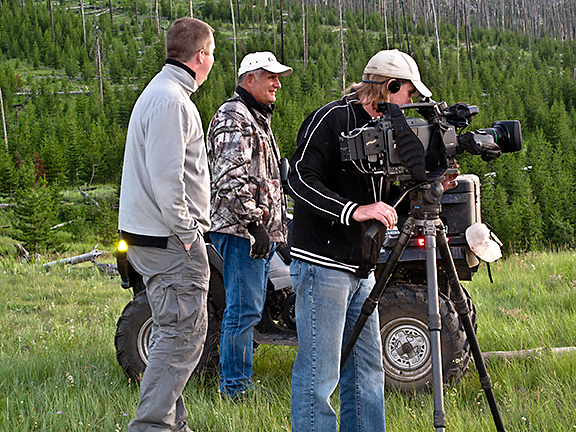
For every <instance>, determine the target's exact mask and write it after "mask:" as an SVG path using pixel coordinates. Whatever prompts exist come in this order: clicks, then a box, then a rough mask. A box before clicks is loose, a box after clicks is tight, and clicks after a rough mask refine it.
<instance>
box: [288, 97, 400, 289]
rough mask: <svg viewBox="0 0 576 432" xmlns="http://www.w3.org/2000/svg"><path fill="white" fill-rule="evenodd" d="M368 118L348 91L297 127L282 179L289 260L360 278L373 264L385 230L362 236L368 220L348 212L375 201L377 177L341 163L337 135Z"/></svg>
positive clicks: (367, 272) (354, 127)
mask: <svg viewBox="0 0 576 432" xmlns="http://www.w3.org/2000/svg"><path fill="white" fill-rule="evenodd" d="M371 119H372V117H371V116H370V115H369V114H368V113H367V112H366V111H365V110H364V108H363V107H362V105H361V104H360V103H359V101H358V99H357V98H356V97H355V95H354V94H352V95H348V96H345V97H344V98H343V99H340V100H337V101H334V102H331V103H329V104H327V105H325V106H323V107H322V108H319V109H318V110H316V111H314V112H313V113H312V114H310V115H309V116H308V117H307V118H306V120H304V123H303V124H302V126H301V127H300V131H299V133H298V148H297V149H296V152H295V153H294V155H293V156H292V158H291V160H290V174H289V179H288V184H289V186H290V189H291V191H290V195H291V196H292V197H293V198H294V201H295V204H294V219H293V225H292V238H291V255H292V257H293V258H296V259H299V260H302V261H306V262H309V263H311V264H317V265H320V266H324V267H329V268H334V269H338V270H343V271H348V272H351V273H354V274H355V275H356V276H358V277H362V278H365V277H367V276H368V275H369V274H370V272H371V270H372V269H373V268H374V266H375V264H376V261H377V260H378V256H379V253H380V247H381V245H382V243H383V241H384V236H385V232H384V230H381V231H380V232H379V233H378V234H377V235H376V236H375V237H374V239H367V238H366V237H365V233H366V231H367V230H368V229H369V228H370V226H371V225H372V221H367V222H362V223H360V222H356V221H354V220H353V219H352V214H353V213H354V211H355V210H356V208H358V206H360V205H365V204H371V203H374V202H376V200H377V198H378V200H380V195H379V194H380V186H379V184H380V178H379V177H375V178H373V179H372V177H371V176H370V175H369V174H365V173H363V172H362V171H361V170H360V169H359V168H358V166H357V163H356V164H355V163H354V162H343V161H342V159H341V156H340V142H339V138H340V136H341V134H342V133H344V134H348V133H350V132H351V131H352V130H354V129H356V128H359V127H362V126H364V125H366V123H368V122H369V121H370V120H371ZM384 195H385V196H383V197H382V201H384V202H388V203H389V202H390V199H389V195H390V193H389V192H388V193H386V192H384ZM386 195H387V196H386Z"/></svg>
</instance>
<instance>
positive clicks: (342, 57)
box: [338, 0, 346, 94]
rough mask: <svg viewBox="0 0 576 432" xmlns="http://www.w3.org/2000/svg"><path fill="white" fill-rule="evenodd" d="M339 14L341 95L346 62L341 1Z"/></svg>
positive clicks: (344, 81) (340, 2)
mask: <svg viewBox="0 0 576 432" xmlns="http://www.w3.org/2000/svg"><path fill="white" fill-rule="evenodd" d="M338 6H339V7H338V10H339V12H340V56H341V60H342V63H341V65H342V94H344V93H345V92H346V60H345V59H344V25H343V23H342V0H338Z"/></svg>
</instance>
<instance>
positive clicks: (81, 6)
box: [80, 0, 138, 49]
mask: <svg viewBox="0 0 576 432" xmlns="http://www.w3.org/2000/svg"><path fill="white" fill-rule="evenodd" d="M80 15H81V16H82V36H84V49H86V20H85V18H84V0H80ZM136 24H138V20H136Z"/></svg>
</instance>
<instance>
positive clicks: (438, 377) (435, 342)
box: [424, 220, 446, 432]
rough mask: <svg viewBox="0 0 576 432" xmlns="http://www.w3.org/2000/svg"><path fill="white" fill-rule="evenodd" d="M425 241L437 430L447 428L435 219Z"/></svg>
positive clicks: (426, 230) (426, 227) (427, 228)
mask: <svg viewBox="0 0 576 432" xmlns="http://www.w3.org/2000/svg"><path fill="white" fill-rule="evenodd" d="M424 241H425V245H426V251H425V254H426V280H427V281H428V330H429V331H430V343H431V348H432V381H433V383H432V384H433V389H434V427H435V428H436V432H444V430H445V428H446V412H445V411H444V385H443V384H444V383H443V377H442V348H441V347H442V345H441V342H440V331H441V329H442V320H441V317H440V307H439V305H438V275H437V272H436V226H435V224H434V221H432V220H430V221H425V222H424Z"/></svg>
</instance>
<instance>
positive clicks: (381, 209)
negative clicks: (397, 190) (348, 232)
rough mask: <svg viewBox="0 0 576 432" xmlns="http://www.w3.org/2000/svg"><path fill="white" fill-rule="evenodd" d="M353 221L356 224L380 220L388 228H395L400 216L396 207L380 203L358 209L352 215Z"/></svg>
mask: <svg viewBox="0 0 576 432" xmlns="http://www.w3.org/2000/svg"><path fill="white" fill-rule="evenodd" d="M352 219H354V220H355V221H356V222H365V221H368V220H378V221H380V222H382V223H383V224H384V226H386V227H387V228H393V227H394V225H396V224H397V223H398V214H397V213H396V210H395V209H394V207H392V206H390V205H388V204H386V203H383V202H382V201H379V202H377V203H374V204H367V205H363V206H360V207H358V208H357V209H356V210H355V211H354V213H353V214H352Z"/></svg>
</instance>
